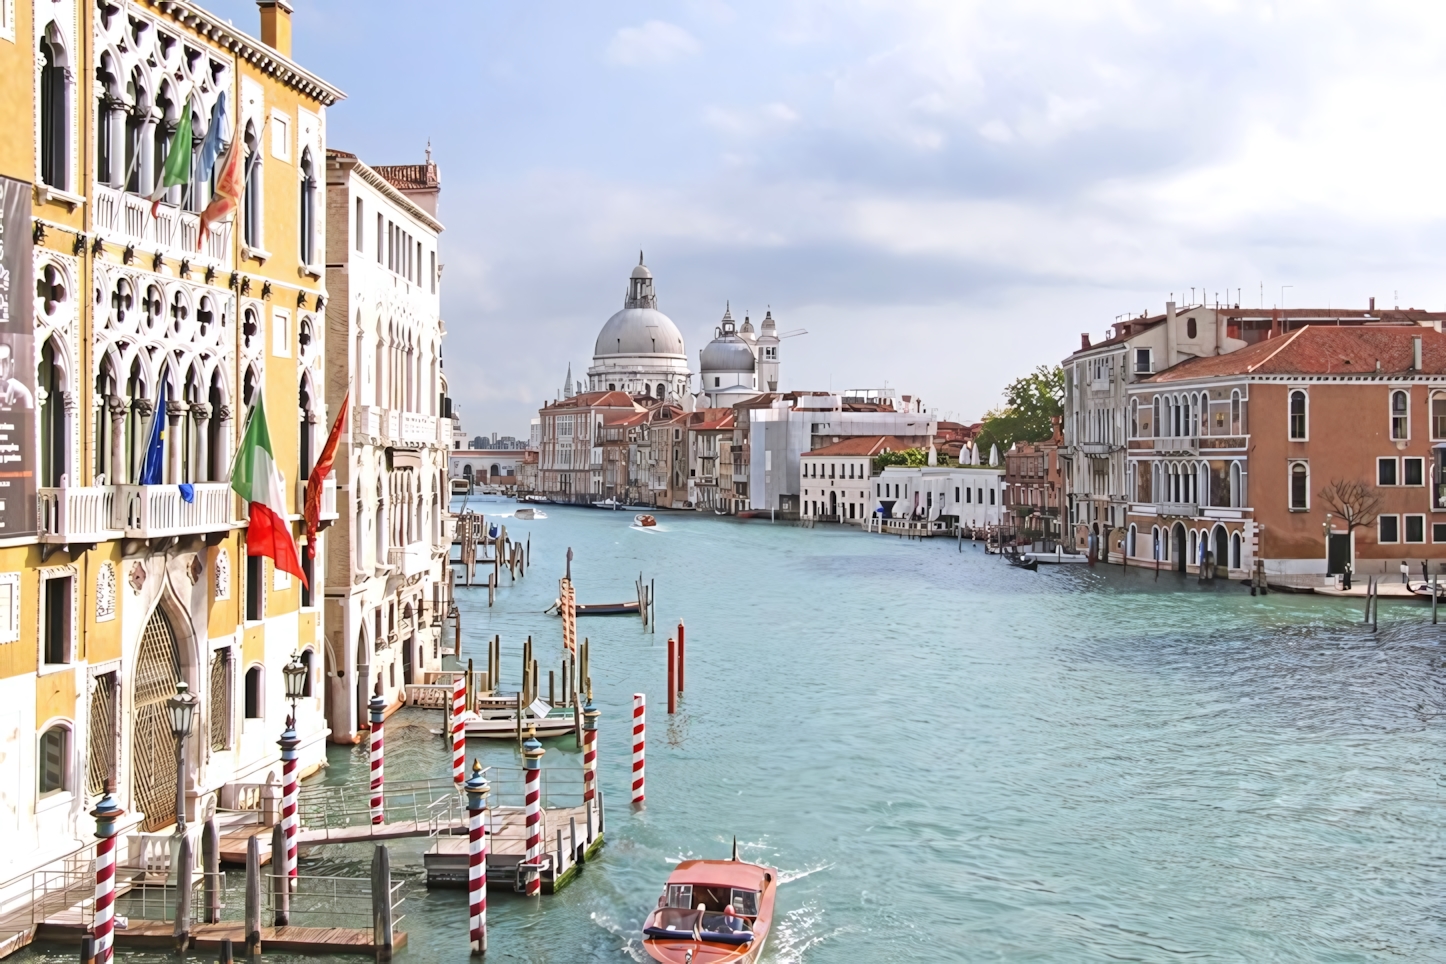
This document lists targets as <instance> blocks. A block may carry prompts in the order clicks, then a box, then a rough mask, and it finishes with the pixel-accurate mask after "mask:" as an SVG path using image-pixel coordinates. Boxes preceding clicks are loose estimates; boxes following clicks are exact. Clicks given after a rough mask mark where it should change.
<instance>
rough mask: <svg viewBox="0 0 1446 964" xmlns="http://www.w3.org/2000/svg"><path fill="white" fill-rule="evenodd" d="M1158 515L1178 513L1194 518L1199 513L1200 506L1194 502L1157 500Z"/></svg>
mask: <svg viewBox="0 0 1446 964" xmlns="http://www.w3.org/2000/svg"><path fill="white" fill-rule="evenodd" d="M1156 513H1157V514H1158V515H1178V516H1185V517H1187V518H1194V517H1195V516H1197V515H1199V514H1200V506H1198V505H1196V504H1195V503H1194V502H1159V503H1156Z"/></svg>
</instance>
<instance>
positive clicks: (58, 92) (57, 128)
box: [39, 22, 70, 191]
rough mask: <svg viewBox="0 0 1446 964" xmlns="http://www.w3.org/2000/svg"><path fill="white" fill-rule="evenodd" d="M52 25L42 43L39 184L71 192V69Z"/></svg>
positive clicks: (58, 34) (44, 35)
mask: <svg viewBox="0 0 1446 964" xmlns="http://www.w3.org/2000/svg"><path fill="white" fill-rule="evenodd" d="M59 36H60V31H59V30H58V29H57V28H56V26H55V24H54V23H53V22H52V23H50V24H49V25H47V26H46V28H45V31H44V34H43V35H42V37H41V40H40V92H39V93H40V180H42V181H43V182H45V183H46V184H48V185H50V186H51V187H53V188H57V189H58V190H61V191H65V190H68V189H69V188H70V178H69V174H70V79H69V74H70V69H69V65H68V64H66V62H65V48H64V47H62V46H61V45H60V40H59Z"/></svg>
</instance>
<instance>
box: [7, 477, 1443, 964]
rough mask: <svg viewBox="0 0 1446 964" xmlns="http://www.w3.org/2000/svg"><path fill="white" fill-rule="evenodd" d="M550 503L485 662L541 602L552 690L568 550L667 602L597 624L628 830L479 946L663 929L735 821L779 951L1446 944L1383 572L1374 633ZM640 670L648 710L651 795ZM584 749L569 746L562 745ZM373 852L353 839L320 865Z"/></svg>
mask: <svg viewBox="0 0 1446 964" xmlns="http://www.w3.org/2000/svg"><path fill="white" fill-rule="evenodd" d="M475 507H477V504H476V503H475V502H474V508H475ZM481 508H482V509H483V510H484V511H487V510H491V511H494V512H496V511H505V510H506V509H508V508H510V507H508V506H502V505H498V504H496V503H491V504H482V505H481ZM544 510H545V511H546V513H547V514H548V518H546V519H540V520H536V521H534V522H530V523H529V522H521V521H516V520H511V519H509V520H506V521H507V522H508V527H509V530H510V531H511V534H512V535H513V537H514V538H522V539H525V538H526V537H527V536H528V535H530V537H531V542H532V569H531V570H530V572H529V574H528V576H527V577H526V579H524V580H521V581H519V582H518V583H517V584H516V585H509V584H508V581H507V579H506V577H505V576H504V579H503V589H502V591H501V593H500V595H499V599H498V603H497V606H496V607H495V608H494V609H492V610H489V609H488V607H487V597H486V590H485V589H482V590H472V591H470V593H468V591H466V590H463V591H462V593H459V594H466V595H465V597H464V598H463V599H462V600H461V603H460V607H461V611H462V619H463V630H464V655H471V656H474V657H475V658H476V659H477V660H478V661H479V664H481V665H485V653H486V646H485V641H486V640H487V639H488V638H490V637H491V635H492V634H493V633H500V634H501V637H502V647H503V670H504V678H503V684H504V686H515V684H516V681H517V678H518V673H519V663H520V650H521V645H522V642H523V639H524V638H525V637H526V635H527V634H529V633H530V634H532V635H533V638H534V642H535V648H536V656H537V658H538V661H539V663H540V665H541V668H542V671H543V685H544V687H545V685H546V671H547V669H548V667H549V666H550V665H551V666H554V667H555V666H556V665H557V661H558V659H559V657H560V652H561V646H560V630H559V623H558V621H557V620H556V619H554V618H552V617H548V616H544V615H542V614H541V610H542V609H544V608H545V607H546V606H547V605H548V604H549V603H550V602H551V601H552V600H553V598H554V597H555V596H556V594H557V582H556V580H557V577H558V575H560V574H561V570H562V565H563V556H564V554H565V552H566V549H567V547H569V546H571V547H573V549H574V550H575V553H576V559H575V561H574V563H573V572H574V578H575V582H576V584H577V587H578V598H579V600H580V601H582V602H597V601H613V600H619V599H625V598H631V596H632V595H633V581H634V579H635V578H636V576H637V574H638V572H639V570H641V571H642V572H643V573H644V574H645V575H646V576H648V577H655V578H656V579H657V599H658V613H659V616H660V621H661V623H662V626H660V627H659V632H658V634H657V635H655V636H654V635H647V634H645V633H644V632H643V630H642V626H641V621H640V620H638V619H636V618H627V617H617V618H608V619H584V620H581V621H580V622H579V632H580V633H582V634H585V635H587V636H588V637H590V639H591V640H592V654H593V683H594V690H595V696H596V698H597V702H598V705H599V706H600V707H601V709H602V711H603V716H602V720H601V724H600V733H601V735H600V755H601V772H600V779H601V784H602V786H603V788H604V789H605V791H606V793H607V807H608V843H607V847H606V849H605V851H604V855H603V857H602V859H601V860H599V861H598V862H596V863H594V864H590V865H588V866H587V868H586V869H585V872H584V873H583V875H582V876H581V878H580V879H579V880H578V881H577V882H576V883H575V884H573V885H572V886H571V887H570V888H568V889H567V890H565V891H564V892H563V893H562V894H561V895H558V896H555V897H544V898H542V899H541V900H540V901H535V902H532V903H529V902H527V901H525V900H524V899H522V898H514V897H511V896H508V895H502V894H493V895H492V896H491V897H490V899H489V904H490V917H489V922H490V925H491V951H490V953H489V954H488V959H489V960H502V961H532V962H558V964H561V962H574V961H615V960H627V959H629V958H631V959H635V960H642V959H644V955H643V954H642V951H641V948H640V944H639V940H638V936H637V934H638V928H639V925H640V923H641V921H642V918H643V916H644V914H645V913H646V911H647V910H648V909H649V908H650V907H651V906H653V904H654V902H655V901H656V899H657V895H658V893H659V892H660V890H661V885H662V881H663V879H664V877H665V876H666V874H667V872H668V870H669V868H670V867H671V865H672V864H673V863H674V862H676V861H677V860H679V859H681V858H683V857H688V856H705V857H726V856H727V854H728V851H729V847H730V843H731V840H732V837H733V835H734V834H736V835H737V836H738V839H739V843H740V849H741V851H742V853H743V856H744V857H745V858H748V859H753V860H757V861H760V862H765V863H769V864H771V865H773V866H775V867H777V868H779V870H780V872H781V879H782V880H783V881H784V883H783V886H782V887H781V889H780V892H779V900H778V913H779V915H780V919H779V921H778V924H777V927H776V929H775V934H774V938H773V939H772V940H771V941H770V945H769V949H768V952H767V954H766V955H765V960H767V961H770V962H794V961H798V962H809V964H824V962H872V961H880V962H905V961H921V962H922V961H940V960H961V961H996V960H1009V961H1015V960H1019V961H1060V962H1068V961H1106V960H1130V961H1179V960H1207V961H1265V960H1312V961H1373V960H1412V961H1419V960H1437V959H1443V958H1446V926H1443V922H1442V900H1441V897H1440V890H1441V880H1442V878H1443V871H1446V865H1443V860H1442V853H1443V847H1442V843H1443V841H1442V836H1443V831H1442V829H1441V828H1442V826H1443V822H1446V810H1443V807H1442V805H1441V802H1440V801H1441V783H1442V775H1443V765H1442V764H1443V760H1442V757H1443V753H1442V750H1441V736H1442V730H1443V724H1442V715H1441V714H1442V711H1443V700H1442V698H1441V695H1440V693H1441V686H1440V684H1441V677H1442V670H1441V659H1440V647H1439V644H1438V640H1439V638H1440V637H1439V635H1438V633H1437V632H1436V631H1435V630H1434V629H1433V627H1431V626H1430V625H1429V611H1428V610H1427V609H1425V608H1423V607H1420V606H1419V605H1418V604H1413V603H1410V602H1403V603H1397V604H1395V605H1392V601H1390V600H1387V602H1386V605H1385V606H1383V607H1382V620H1381V626H1380V632H1379V633H1377V634H1374V635H1372V634H1370V633H1368V632H1366V631H1364V630H1363V628H1362V627H1361V626H1360V624H1359V619H1360V606H1359V605H1358V604H1347V603H1345V602H1342V601H1339V600H1327V599H1320V598H1313V597H1305V596H1291V595H1278V594H1272V595H1270V596H1268V597H1263V598H1253V597H1251V596H1250V594H1249V592H1248V591H1246V590H1245V589H1243V588H1241V587H1240V586H1238V585H1235V586H1232V585H1228V584H1225V583H1221V584H1217V585H1216V586H1214V587H1201V586H1199V585H1198V584H1197V583H1196V582H1195V581H1194V580H1193V579H1190V580H1188V581H1185V580H1183V579H1182V578H1181V577H1179V576H1176V575H1174V574H1171V573H1162V574H1160V575H1159V577H1158V580H1157V579H1156V576H1155V574H1154V573H1153V572H1149V571H1141V570H1129V571H1125V572H1122V571H1120V570H1119V569H1117V568H1113V567H1111V568H1106V567H1100V568H1095V569H1087V568H1084V567H1067V568H1064V569H1062V570H1051V571H1041V572H1039V573H1027V572H1023V571H1020V570H1014V569H1010V568H1008V567H1007V566H1004V565H1002V564H1001V563H1000V562H999V561H998V560H997V559H995V558H993V557H986V556H985V554H984V553H983V552H982V551H980V550H979V549H976V548H974V547H972V546H971V545H970V544H968V543H966V544H965V545H964V548H963V551H962V552H959V551H958V550H957V548H956V546H955V544H954V543H953V542H952V541H948V540H934V541H926V542H903V541H899V540H897V539H894V538H892V537H881V536H877V535H863V534H860V533H857V532H854V531H852V530H837V529H831V528H819V529H812V530H806V529H798V528H793V527H789V526H784V525H769V524H768V523H767V522H760V521H753V522H738V521H734V520H728V519H719V518H714V517H704V516H694V515H673V514H660V516H659V521H660V527H659V531H652V532H645V531H639V530H636V529H632V528H630V527H629V525H628V523H629V522H630V520H631V513H626V512H618V513H608V512H601V511H596V510H585V509H572V508H566V507H560V506H546V507H544ZM680 618H682V619H684V620H686V622H687V627H688V675H687V692H686V693H685V695H684V697H683V700H682V704H681V706H680V709H679V712H678V714H677V715H676V716H675V717H672V718H669V717H667V715H666V713H665V680H666V675H665V674H666V666H665V661H664V654H665V652H666V643H667V636H666V635H665V634H664V632H663V628H664V627H667V626H669V625H671V624H675V623H676V622H677V620H678V619H680ZM634 692H646V693H647V694H648V704H649V721H650V726H649V741H648V768H647V773H648V786H647V790H648V802H647V806H646V808H645V809H643V810H641V811H638V812H633V811H632V810H631V808H630V807H629V805H628V803H627V789H626V787H627V775H628V734H627V728H626V725H625V720H626V718H627V714H628V712H629V708H630V704H631V695H632V693H634ZM439 725H440V716H439V715H438V714H430V715H427V714H422V713H420V712H416V711H404V713H403V714H399V715H398V716H397V717H394V718H393V722H392V723H390V724H389V728H388V737H387V744H388V766H387V772H388V774H389V775H396V774H401V775H426V774H430V775H437V776H440V775H443V774H445V773H446V772H447V765H448V764H447V756H446V750H445V747H444V746H443V744H442V740H441V738H440V737H438V736H435V735H433V734H432V732H431V728H434V727H437V726H439ZM472 751H473V752H474V753H479V752H480V753H481V755H482V757H483V762H484V763H494V764H502V765H511V764H512V763H513V762H514V761H515V759H516V750H515V748H513V747H511V746H510V745H508V744H502V745H500V746H494V747H486V746H484V745H479V744H473V746H472ZM578 761H579V755H578V754H577V752H576V751H575V750H574V749H573V744H572V743H571V741H570V740H569V741H554V742H553V743H552V744H551V745H550V747H549V750H548V753H547V757H546V758H545V759H544V765H546V766H565V765H578ZM332 762H333V766H332V767H331V768H330V770H329V771H327V773H326V775H325V777H324V779H326V780H327V781H329V782H345V781H347V780H349V779H358V780H359V778H360V775H361V772H362V767H363V764H364V756H363V751H360V750H357V751H352V750H350V749H342V748H334V749H333V752H332ZM422 849H423V846H422V844H420V843H410V844H408V843H398V844H397V845H395V846H394V847H393V860H394V868H395V870H396V872H397V873H398V875H399V876H408V877H409V878H410V879H411V880H413V881H415V880H417V879H418V878H419V877H420V860H419V857H418V855H419V854H420V851H421V850H422ZM368 860H369V851H368V850H367V849H365V848H360V847H357V848H343V847H333V848H327V849H325V850H323V851H320V852H318V853H317V854H314V855H312V856H310V857H308V858H306V859H305V860H304V862H303V873H307V872H312V873H332V872H343V873H345V872H351V873H357V874H363V873H365V872H366V868H367V866H368ZM407 894H408V899H407V902H406V904H405V905H404V906H403V912H404V913H405V914H406V918H405V920H404V921H403V923H402V928H403V929H404V930H406V931H407V932H408V934H409V937H410V946H409V947H408V948H407V949H406V950H404V951H402V952H401V953H400V954H399V956H398V960H400V961H413V962H431V961H444V960H445V961H462V960H464V959H466V957H467V942H466V931H465V926H466V924H465V919H466V908H465V896H464V894H463V893H462V892H461V891H437V892H434V893H428V892H427V891H426V889H425V888H424V887H422V886H421V885H420V884H419V883H413V884H410V885H409V886H408V888H407ZM32 956H34V957H42V956H57V957H59V956H61V954H60V951H58V950H57V951H53V952H48V953H36V954H33V955H32ZM64 956H66V957H68V956H69V953H68V952H67V953H66V954H65V955H64ZM144 956H147V957H149V956H151V955H144ZM121 957H123V958H125V959H128V960H140V959H141V958H142V957H143V955H140V954H122V955H121ZM156 959H157V960H159V959H160V957H159V956H156Z"/></svg>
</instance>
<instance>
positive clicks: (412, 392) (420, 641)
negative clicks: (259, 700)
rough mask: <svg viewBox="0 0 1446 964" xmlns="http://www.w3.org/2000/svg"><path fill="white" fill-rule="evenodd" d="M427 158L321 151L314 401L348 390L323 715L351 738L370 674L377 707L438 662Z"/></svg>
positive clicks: (437, 487)
mask: <svg viewBox="0 0 1446 964" xmlns="http://www.w3.org/2000/svg"><path fill="white" fill-rule="evenodd" d="M440 189H441V186H440V179H439V177H438V172H437V167H436V165H435V164H433V163H432V160H431V152H430V150H429V151H428V157H427V160H426V162H425V163H423V164H410V165H397V166H389V167H377V168H372V167H369V166H367V165H366V164H364V163H362V162H361V161H360V160H358V159H357V158H356V157H355V156H354V155H352V154H347V153H345V152H342V151H335V150H332V151H328V152H327V216H328V225H329V230H328V237H329V238H330V246H329V251H328V256H327V259H326V260H327V263H328V265H329V269H328V271H329V276H328V286H329V288H330V291H331V300H330V301H329V302H328V304H327V326H328V333H329V336H330V338H329V341H330V344H331V345H332V350H331V351H330V352H329V353H328V355H327V367H328V376H329V377H328V378H327V400H328V402H329V403H330V404H332V405H333V406H337V405H340V404H341V401H342V396H343V395H344V394H345V392H346V391H347V387H348V386H350V388H351V393H352V397H351V404H352V409H351V412H350V421H349V424H348V431H347V433H346V437H345V438H344V439H343V441H342V444H341V446H340V448H339V449H338V450H337V456H336V474H337V481H338V485H339V488H340V489H341V490H342V491H344V492H345V493H346V499H345V502H346V507H345V508H343V509H341V517H342V520H343V521H342V524H341V525H340V526H338V528H339V529H340V531H339V532H337V533H336V534H335V535H334V536H333V539H332V541H333V545H334V551H332V552H330V553H328V556H327V568H328V571H327V580H326V582H327V587H328V589H327V598H326V626H327V634H328V637H329V639H328V647H327V649H328V659H327V687H328V689H327V693H326V697H327V718H328V722H329V724H330V726H331V731H332V739H333V740H335V741H338V742H350V741H354V740H356V739H357V738H358V735H359V730H360V726H361V724H362V723H364V722H365V720H364V717H365V715H366V703H367V700H368V699H369V698H370V696H371V693H372V691H373V688H374V687H375V686H376V684H377V682H378V681H380V682H381V684H382V690H383V695H384V696H385V697H386V698H387V701H388V703H389V704H393V703H396V701H398V700H399V699H400V697H401V690H402V687H403V686H404V685H405V684H406V683H409V682H414V681H416V682H420V681H421V673H422V672H423V671H425V670H434V669H440V665H441V664H440V660H441V652H440V650H441V646H440V641H439V637H440V624H441V619H442V616H443V615H444V613H445V611H446V607H447V605H448V602H449V596H448V592H447V588H448V575H449V573H448V564H447V549H448V546H449V545H450V541H451V539H450V531H449V525H448V514H447V503H448V498H449V493H448V488H447V452H448V449H449V448H450V444H451V440H452V433H453V431H454V425H453V420H452V419H451V418H450V417H446V416H448V415H450V413H449V412H447V411H446V410H445V409H446V408H447V407H448V406H447V403H446V401H445V397H446V382H445V379H444V377H443V374H442V367H441V350H442V337H443V335H444V334H445V333H446V329H445V326H444V325H443V323H442V318H441V309H440V300H439V294H438V289H439V274H440V264H439V262H438V248H437V239H438V235H439V234H441V232H442V224H441V222H439V221H438V220H437V216H436V211H437V196H438V194H439V192H440Z"/></svg>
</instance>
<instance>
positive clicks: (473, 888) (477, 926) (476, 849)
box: [463, 760, 491, 954]
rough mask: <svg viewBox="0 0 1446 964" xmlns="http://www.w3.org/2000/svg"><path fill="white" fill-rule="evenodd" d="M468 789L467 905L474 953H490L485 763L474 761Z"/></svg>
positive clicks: (466, 785)
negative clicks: (483, 775)
mask: <svg viewBox="0 0 1446 964" xmlns="http://www.w3.org/2000/svg"><path fill="white" fill-rule="evenodd" d="M463 787H464V788H465V789H466V791H467V905H468V908H469V910H470V915H471V920H470V923H471V931H472V953H473V954H486V953H487V791H488V790H489V789H491V788H490V787H488V786H487V781H486V780H484V779H483V778H482V764H481V763H479V762H477V761H476V760H474V761H472V777H471V779H469V780H468V781H467V782H466V783H465V784H463Z"/></svg>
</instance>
